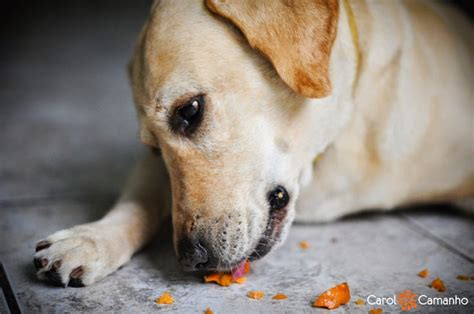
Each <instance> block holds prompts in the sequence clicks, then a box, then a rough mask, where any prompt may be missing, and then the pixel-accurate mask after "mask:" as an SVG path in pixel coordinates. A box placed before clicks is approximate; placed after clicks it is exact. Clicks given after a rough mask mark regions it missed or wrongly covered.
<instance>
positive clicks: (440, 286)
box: [431, 278, 446, 292]
mask: <svg viewBox="0 0 474 314" xmlns="http://www.w3.org/2000/svg"><path fill="white" fill-rule="evenodd" d="M431 288H433V289H435V290H437V291H438V292H445V291H446V287H445V286H444V282H443V281H442V280H441V279H440V278H436V279H435V280H433V281H432V282H431Z"/></svg>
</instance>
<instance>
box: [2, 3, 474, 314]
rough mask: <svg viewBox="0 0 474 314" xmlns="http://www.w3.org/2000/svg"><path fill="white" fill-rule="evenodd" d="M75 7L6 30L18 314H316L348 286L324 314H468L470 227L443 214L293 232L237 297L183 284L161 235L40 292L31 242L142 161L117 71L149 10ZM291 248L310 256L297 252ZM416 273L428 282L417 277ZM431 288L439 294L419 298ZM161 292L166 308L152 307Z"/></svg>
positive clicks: (6, 162) (36, 11)
mask: <svg viewBox="0 0 474 314" xmlns="http://www.w3.org/2000/svg"><path fill="white" fill-rule="evenodd" d="M72 3H73V5H72V6H71V7H65V6H64V5H63V6H64V7H60V6H59V7H55V8H54V10H47V9H51V8H44V7H41V6H39V5H38V4H36V6H33V7H30V8H28V9H25V10H24V11H21V10H20V11H21V12H20V13H19V15H18V16H17V18H16V19H12V21H10V22H9V23H10V24H9V25H8V27H7V29H8V30H9V31H8V33H7V36H6V37H5V38H6V43H7V45H6V46H7V47H9V49H8V50H6V51H3V52H2V54H3V55H2V58H1V60H0V64H1V71H2V75H1V78H0V80H1V81H0V82H1V84H0V99H1V102H0V145H1V146H0V147H1V150H0V239H1V243H2V245H1V247H0V260H1V262H2V265H3V267H4V269H5V274H6V276H7V280H5V274H0V281H2V285H5V286H8V287H10V288H11V289H13V292H14V295H15V297H16V301H17V302H18V304H19V306H20V307H21V309H22V310H23V311H24V312H27V313H28V312H76V311H84V312H105V311H114V312H152V311H165V312H167V311H169V312H176V313H196V312H197V313H199V312H203V311H204V309H206V308H207V307H211V308H212V309H213V310H214V311H215V313H224V312H225V313H242V312H248V313H300V312H303V313H305V312H308V313H309V312H317V311H324V310H317V309H313V308H311V306H310V305H311V304H310V302H311V301H312V300H313V299H314V297H315V296H316V295H318V294H319V293H321V292H322V291H324V290H325V289H327V288H329V287H330V286H332V285H334V284H336V283H339V282H342V281H347V282H348V283H349V286H350V288H351V292H352V295H353V296H352V300H351V302H350V303H349V304H348V305H345V306H343V307H341V308H339V309H338V310H334V311H332V312H336V313H339V312H345V311H348V312H361V313H363V312H367V311H368V310H369V309H371V308H375V307H379V306H369V305H362V306H359V305H356V304H355V303H354V301H355V300H356V299H357V298H359V297H360V298H363V299H365V298H366V297H367V296H368V295H371V294H374V295H377V296H380V297H382V296H385V297H388V296H392V295H393V294H397V293H399V292H401V291H403V290H405V289H410V290H412V291H413V292H415V293H417V294H418V295H421V294H426V295H427V296H430V297H435V296H454V295H458V296H460V297H467V298H468V299H469V302H470V305H468V306H432V307H429V306H420V305H419V306H418V308H417V310H416V311H417V312H423V313H424V312H433V313H436V312H456V313H458V312H465V313H473V312H474V281H460V280H457V279H456V276H457V275H461V274H466V275H474V266H473V265H474V241H473V240H474V220H473V218H472V217H466V216H463V215H461V214H459V213H453V212H451V211H449V208H447V207H436V208H425V209H424V210H416V211H407V210H405V211H397V212H395V213H390V214H386V215H378V214H365V215H359V216H355V217H351V218H347V219H343V220H341V221H337V222H334V223H330V224H320V225H295V226H293V229H292V231H291V235H290V237H289V239H288V241H287V243H286V244H285V245H284V246H283V247H282V248H280V249H279V250H278V251H276V252H274V253H273V254H271V255H269V256H268V257H267V258H265V259H264V260H262V261H259V262H256V263H254V265H253V271H252V273H251V274H250V276H249V278H248V282H247V283H246V284H244V285H233V286H231V287H228V288H222V287H219V286H217V285H212V284H210V285H204V284H202V283H201V281H200V278H197V277H194V276H192V275H188V274H183V273H181V272H180V271H179V269H178V268H177V266H176V263H175V257H174V253H173V252H172V248H171V246H170V241H169V230H168V231H167V230H164V231H163V232H162V235H161V237H157V238H156V240H155V241H154V242H153V243H152V244H150V245H149V246H147V247H146V248H145V249H144V250H143V251H142V252H140V253H139V254H137V255H136V256H135V257H134V258H133V260H132V262H131V263H129V264H128V265H126V266H124V267H123V268H122V269H120V270H119V271H117V272H116V273H114V274H113V275H112V276H110V277H108V278H106V279H104V280H102V281H101V282H99V283H97V284H96V285H94V286H91V287H87V288H67V289H63V288H57V287H53V286H50V285H48V284H45V283H43V282H39V281H37V280H36V279H35V276H34V267H33V264H32V256H33V251H34V245H35V241H36V240H38V239H41V238H42V237H44V236H47V235H48V234H50V233H52V232H54V231H56V230H58V229H62V228H66V227H69V226H72V225H74V224H78V223H83V222H86V221H90V220H93V219H96V218H98V217H100V216H101V215H102V214H103V213H104V212H105V210H106V209H107V208H108V207H109V206H110V205H111V204H113V202H114V199H115V198H116V197H117V196H118V194H119V190H120V187H121V185H122V184H123V182H124V180H125V178H126V175H127V172H128V169H129V168H130V167H131V166H132V165H133V163H134V161H135V160H136V159H137V158H138V156H139V154H140V150H141V145H140V144H139V143H138V141H137V136H136V121H135V114H134V112H133V107H132V105H131V95H130V89H129V86H128V82H127V78H126V73H125V64H126V62H127V58H128V56H129V55H130V51H131V47H132V43H133V41H134V37H135V36H136V33H137V32H138V29H139V27H140V24H141V23H142V21H143V20H144V18H145V15H146V5H143V4H142V5H141V6H140V7H132V8H130V7H127V6H125V4H124V3H125V2H124V1H122V2H120V1H119V2H117V3H118V4H117V6H118V9H117V10H114V11H113V14H112V13H111V12H110V10H109V8H108V7H107V2H105V3H106V4H102V6H100V7H93V8H92V9H91V7H90V6H91V5H90V4H88V3H87V2H86V4H81V2H74V1H73V2H72ZM59 13H60V14H59ZM52 21H54V22H52ZM25 24H26V25H25ZM18 25H20V26H21V27H19V26H18ZM301 240H306V241H308V242H310V244H311V248H310V249H308V250H302V249H300V248H299V246H298V242H299V241H301ZM425 267H426V268H429V269H430V272H431V274H430V276H429V279H421V278H419V277H417V276H416V274H417V272H418V271H419V270H421V269H422V268H425ZM435 276H439V277H441V278H442V279H443V280H444V282H445V284H446V286H447V292H445V293H438V292H436V291H434V290H433V289H431V288H429V287H428V285H429V283H430V280H432V279H433V278H434V277H435ZM7 281H8V283H7ZM8 287H6V288H8ZM252 289H258V290H263V291H265V292H266V293H267V295H268V296H271V295H272V294H273V293H276V292H282V293H285V294H287V295H288V296H289V299H288V300H284V301H275V300H272V299H271V298H270V297H266V298H264V299H263V300H260V301H255V300H250V299H248V298H247V297H246V296H245V295H246V293H247V292H248V291H249V290H252ZM164 290H169V291H170V292H171V293H172V294H173V295H174V296H175V299H176V303H175V304H173V305H170V306H158V305H156V304H154V302H153V300H154V299H155V298H156V297H157V296H158V295H160V294H161V293H162V292H163V291H164ZM4 293H5V290H4ZM6 295H8V294H6ZM8 303H10V305H12V304H13V303H14V300H12V298H9V297H5V296H4V294H2V295H1V297H0V312H1V313H4V312H7V308H8ZM382 308H383V309H384V311H385V312H398V311H399V310H400V307H399V306H396V305H386V306H382Z"/></svg>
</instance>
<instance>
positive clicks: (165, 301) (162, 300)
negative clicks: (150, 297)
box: [155, 291, 174, 304]
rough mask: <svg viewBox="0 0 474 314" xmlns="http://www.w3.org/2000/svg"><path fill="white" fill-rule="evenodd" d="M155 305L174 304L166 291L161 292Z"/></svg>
mask: <svg viewBox="0 0 474 314" xmlns="http://www.w3.org/2000/svg"><path fill="white" fill-rule="evenodd" d="M155 302H156V303H157V304H173V303H174V299H173V297H172V296H171V294H169V292H168V291H165V292H163V294H162V295H160V296H159V297H158V298H157V299H156V301H155Z"/></svg>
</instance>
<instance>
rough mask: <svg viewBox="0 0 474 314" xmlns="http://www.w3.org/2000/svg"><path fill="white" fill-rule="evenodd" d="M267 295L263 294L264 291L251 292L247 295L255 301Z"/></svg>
mask: <svg viewBox="0 0 474 314" xmlns="http://www.w3.org/2000/svg"><path fill="white" fill-rule="evenodd" d="M264 295H265V293H263V291H255V290H253V291H249V293H247V296H248V297H249V298H251V299H255V300H260V299H261V298H263V296H264Z"/></svg>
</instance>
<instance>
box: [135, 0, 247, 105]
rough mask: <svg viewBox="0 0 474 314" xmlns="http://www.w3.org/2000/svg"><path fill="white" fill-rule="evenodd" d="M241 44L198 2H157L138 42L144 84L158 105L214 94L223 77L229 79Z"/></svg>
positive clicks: (237, 37) (202, 3)
mask: <svg viewBox="0 0 474 314" xmlns="http://www.w3.org/2000/svg"><path fill="white" fill-rule="evenodd" d="M241 40H242V39H241V38H239V36H238V34H236V33H235V32H234V31H233V30H232V29H231V28H230V27H229V26H228V25H225V24H224V23H222V21H220V20H219V19H217V18H216V17H215V16H213V15H212V13H210V12H209V11H208V10H207V8H206V7H205V4H204V1H202V0H197V1H190V0H170V1H160V2H159V3H157V4H156V5H155V6H154V7H153V11H152V13H151V17H150V21H149V23H148V29H147V31H146V34H145V36H144V47H143V48H144V49H143V53H144V56H143V57H144V61H145V63H146V65H147V68H148V71H149V73H148V74H149V76H150V77H149V83H151V84H152V85H153V86H152V88H153V89H154V90H156V91H157V93H158V95H157V97H161V98H162V99H163V100H167V99H168V98H176V97H180V96H181V95H183V94H186V93H193V92H200V91H202V90H205V89H206V88H210V87H211V86H212V87H214V88H215V87H216V84H218V83H219V82H220V81H221V80H222V76H223V75H226V76H228V77H227V79H229V78H230V76H232V72H233V71H232V63H235V60H238V59H236V58H240V59H241V57H242V56H241V55H240V54H242V48H241V46H242V45H241V44H239V41H241ZM229 65H230V67H229ZM223 68H225V69H226V71H225V73H223V71H222V69H223ZM236 70H237V69H236Z"/></svg>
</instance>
